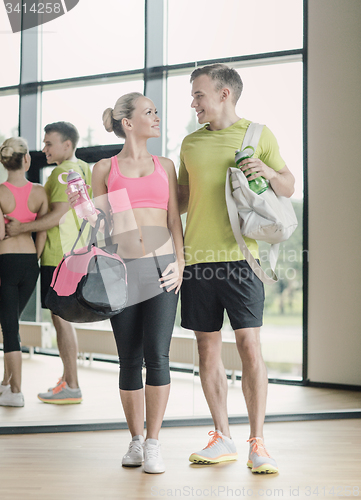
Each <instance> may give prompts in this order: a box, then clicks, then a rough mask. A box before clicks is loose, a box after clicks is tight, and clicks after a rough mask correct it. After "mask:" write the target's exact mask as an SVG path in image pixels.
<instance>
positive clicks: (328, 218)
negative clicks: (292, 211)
mask: <svg viewBox="0 0 361 500" xmlns="http://www.w3.org/2000/svg"><path fill="white" fill-rule="evenodd" d="M308 19H309V21H308V22H309V61H308V172H309V243H310V244H309V249H310V253H309V324H308V329H309V358H308V359H309V378H310V380H311V381H314V382H329V383H341V384H357V385H361V263H360V253H361V252H360V249H361V1H360V0H309V18H308Z"/></svg>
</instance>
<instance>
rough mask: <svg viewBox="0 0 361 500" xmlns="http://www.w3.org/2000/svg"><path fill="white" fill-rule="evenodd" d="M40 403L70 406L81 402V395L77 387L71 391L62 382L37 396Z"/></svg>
mask: <svg viewBox="0 0 361 500" xmlns="http://www.w3.org/2000/svg"><path fill="white" fill-rule="evenodd" d="M38 398H39V399H40V401H43V402H44V403H52V404H55V405H71V404H76V403H81V402H82V399H83V398H82V394H81V390H80V389H79V387H78V388H77V389H71V388H70V387H69V386H68V384H67V383H66V382H62V383H61V384H59V385H57V386H56V387H54V389H52V390H51V391H48V392H43V393H40V394H38Z"/></svg>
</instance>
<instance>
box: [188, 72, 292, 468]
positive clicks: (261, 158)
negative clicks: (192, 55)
mask: <svg viewBox="0 0 361 500" xmlns="http://www.w3.org/2000/svg"><path fill="white" fill-rule="evenodd" d="M191 83H192V97H193V101H192V104H191V106H192V108H194V109H195V111H196V113H197V118H198V122H199V123H200V124H204V126H203V127H201V128H200V129H198V130H197V131H196V132H193V133H192V134H190V135H188V136H187V137H185V139H184V140H183V143H182V147H181V152H180V169H179V178H178V184H179V186H178V191H179V206H180V210H181V213H185V212H188V213H187V222H186V230H185V236H184V246H185V258H186V268H185V271H184V276H183V285H182V290H181V294H182V295H181V299H182V300H181V305H182V326H183V327H184V328H187V329H190V330H194V332H195V335H196V338H197V343H198V352H199V374H200V378H201V382H202V388H203V391H204V394H205V397H206V400H207V403H208V406H209V409H210V412H211V415H212V418H213V422H214V426H215V431H210V433H209V435H210V436H211V439H210V441H209V443H208V445H207V446H206V447H205V448H204V449H203V450H200V451H197V452H195V453H192V454H191V456H190V457H189V460H190V461H191V462H195V463H207V464H214V463H219V462H225V461H229V460H237V457H238V455H237V451H236V447H235V444H234V442H233V440H232V439H231V435H230V429H229V424H228V414H227V378H226V374H225V370H224V366H223V363H222V360H221V349H222V336H221V328H222V324H223V315H224V310H226V311H227V313H228V316H229V319H230V323H231V326H232V328H233V330H234V332H235V338H236V345H237V349H238V352H239V354H240V357H241V360H242V389H243V394H244V397H245V400H246V405H247V410H248V417H249V422H250V436H249V443H250V450H249V455H248V461H247V466H248V467H250V468H251V469H252V472H264V473H274V472H277V471H278V468H277V464H276V462H275V460H274V459H273V458H271V457H270V456H269V454H268V452H267V451H266V449H265V446H264V442H263V424H264V418H265V409H266V397H267V383H268V379H267V372H266V366H265V364H264V361H263V358H262V353H261V343H260V327H261V325H262V318H263V306H264V289H263V283H262V282H261V281H260V280H259V279H258V278H257V277H256V276H255V275H254V273H253V271H252V270H251V268H250V267H249V265H248V263H247V261H246V260H245V259H244V256H243V254H242V253H241V251H240V249H239V247H238V245H237V242H236V240H235V238H234V236H233V232H232V228H231V225H230V222H229V217H228V212H227V206H226V201H225V181H226V173H227V169H228V167H232V166H235V164H234V154H235V150H236V149H240V148H241V145H242V141H243V138H244V136H245V133H246V130H247V128H248V125H249V124H250V123H251V122H250V121H249V120H247V119H245V118H240V117H239V116H238V115H237V113H236V109H235V106H236V103H237V101H238V99H239V97H240V95H241V93H242V88H243V83H242V80H241V78H240V76H239V74H238V73H237V71H235V70H234V69H231V68H229V67H228V66H226V65H224V64H213V65H210V66H205V67H203V68H198V69H196V70H195V71H193V73H192V75H191ZM246 163H247V168H248V169H249V171H248V173H251V174H252V175H251V176H250V177H249V180H251V179H253V178H256V177H260V176H263V177H264V178H266V179H267V180H268V181H269V183H270V185H271V187H272V188H273V190H274V191H275V192H276V194H278V195H282V196H287V197H290V196H291V195H292V194H293V190H294V177H293V175H292V173H291V172H290V171H289V169H288V168H287V166H286V165H285V162H284V160H283V159H282V157H281V156H280V153H279V148H278V144H277V141H276V138H275V137H274V135H273V134H272V132H271V131H270V130H269V129H268V128H267V127H264V128H263V131H262V135H261V138H260V142H259V145H258V147H257V149H256V152H255V155H254V157H253V158H252V159H250V160H244V161H243V162H241V167H242V168H245V164H246ZM245 241H246V244H247V246H248V248H249V249H250V251H251V253H252V254H253V256H254V257H255V258H256V259H257V258H259V256H258V245H257V242H256V241H255V240H251V239H249V238H245Z"/></svg>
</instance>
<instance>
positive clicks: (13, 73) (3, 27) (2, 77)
mask: <svg viewBox="0 0 361 500" xmlns="http://www.w3.org/2000/svg"><path fill="white" fill-rule="evenodd" d="M0 47H1V48H2V49H3V50H2V51H1V71H0V87H8V86H10V85H18V84H19V80H20V33H13V32H12V31H11V26H10V22H9V19H8V17H7V15H6V11H5V9H4V8H3V7H1V9H0Z"/></svg>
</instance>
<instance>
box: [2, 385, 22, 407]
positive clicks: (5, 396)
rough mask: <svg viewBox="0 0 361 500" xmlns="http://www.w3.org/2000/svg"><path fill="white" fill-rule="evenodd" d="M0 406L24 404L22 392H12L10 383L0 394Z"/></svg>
mask: <svg viewBox="0 0 361 500" xmlns="http://www.w3.org/2000/svg"><path fill="white" fill-rule="evenodd" d="M0 406H19V407H20V406H24V395H23V393H22V392H12V390H11V387H10V385H9V386H8V387H7V388H6V389H5V391H4V392H3V393H2V394H1V396H0Z"/></svg>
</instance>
